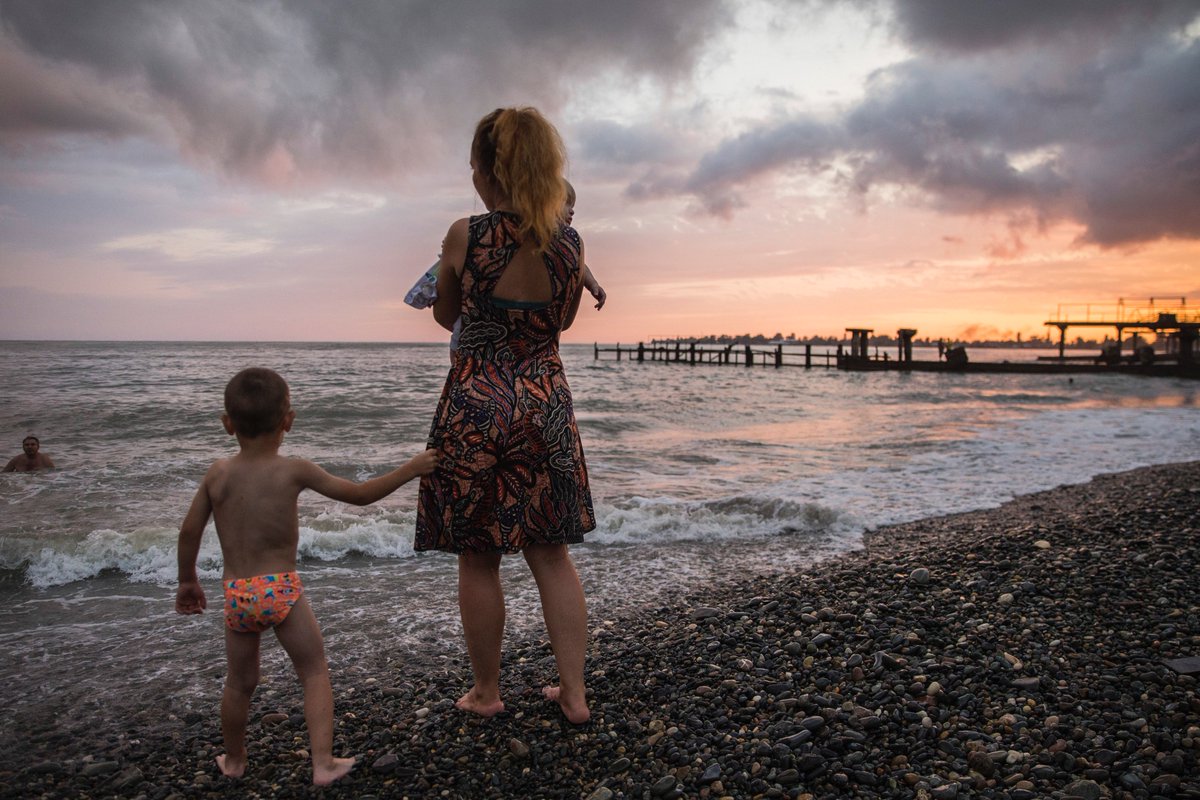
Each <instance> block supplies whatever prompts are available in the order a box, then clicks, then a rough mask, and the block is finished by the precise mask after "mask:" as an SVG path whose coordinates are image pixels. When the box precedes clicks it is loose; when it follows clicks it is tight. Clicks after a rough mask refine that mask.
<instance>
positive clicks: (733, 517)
mask: <svg viewBox="0 0 1200 800" xmlns="http://www.w3.org/2000/svg"><path fill="white" fill-rule="evenodd" d="M414 526H415V512H413V511H403V512H395V511H388V512H385V513H383V514H377V515H375V516H364V515H363V514H362V513H361V512H358V513H356V512H352V511H349V510H346V511H342V510H333V511H324V512H322V513H320V514H317V515H314V516H309V517H306V518H305V519H304V520H303V523H302V524H301V528H300V544H299V559H300V563H301V565H302V566H303V564H304V563H305V562H309V563H313V562H336V561H339V560H341V559H345V558H350V557H366V558H371V559H407V558H412V557H414V556H415V555H416V553H415V551H414V550H413V529H414ZM854 529H855V524H854V523H853V521H852V520H850V519H849V518H848V517H847V515H845V514H844V513H842V512H841V511H839V510H837V509H835V508H832V507H829V506H825V505H821V504H818V503H810V502H800V501H795V500H788V499H782V498H778V497H767V496H753V495H740V494H739V495H733V496H730V497H725V498H720V499H713V500H706V501H690V500H681V499H672V498H663V497H657V498H647V497H632V498H628V499H623V500H621V501H619V502H618V503H617V504H616V505H613V506H603V505H602V506H600V507H598V508H597V529H596V531H595V532H594V533H593V534H591V535H589V536H588V542H590V543H592V544H593V545H601V546H603V545H627V544H645V545H655V546H662V545H668V546H669V545H672V544H676V543H685V542H720V541H726V540H730V541H732V540H745V539H751V538H755V537H770V536H779V535H796V534H805V535H813V536H818V535H819V536H830V535H833V536H835V537H836V538H841V537H842V536H843V535H846V536H848V535H850V534H851V533H852V532H853V530H854ZM177 538H178V533H177V531H175V530H174V529H167V528H149V527H147V528H139V529H136V530H133V531H117V530H113V529H107V528H106V529H100V530H94V531H92V532H91V533H89V534H88V535H87V536H86V537H84V538H83V539H82V540H74V541H71V540H59V541H56V542H53V543H51V544H48V543H47V542H46V540H44V539H37V538H33V537H17V538H14V539H10V540H8V541H6V542H5V543H4V545H3V547H0V570H5V571H7V572H8V573H9V574H10V575H12V574H19V575H21V576H22V577H23V581H22V582H23V583H25V584H27V585H30V586H33V587H35V588H40V589H45V588H49V587H52V586H61V585H63V584H68V583H72V582H75V581H81V580H87V579H89V578H93V577H96V576H99V575H101V574H103V573H111V572H116V573H119V574H121V575H123V576H125V577H126V579H127V580H129V581H132V582H137V583H153V584H157V585H160V586H170V585H172V584H174V582H175V580H176V574H177V560H176V547H177ZM197 571H198V573H199V575H200V577H201V578H202V579H204V580H216V579H219V578H220V576H221V572H222V560H221V551H220V546H219V544H218V541H217V536H216V532H215V530H213V529H212V526H211V525H210V527H209V530H208V531H206V532H205V535H204V538H203V539H202V541H201V549H200V555H199V558H198V559H197Z"/></svg>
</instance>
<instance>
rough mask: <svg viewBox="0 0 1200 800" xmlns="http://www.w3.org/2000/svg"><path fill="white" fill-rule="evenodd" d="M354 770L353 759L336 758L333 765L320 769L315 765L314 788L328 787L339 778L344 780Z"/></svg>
mask: <svg viewBox="0 0 1200 800" xmlns="http://www.w3.org/2000/svg"><path fill="white" fill-rule="evenodd" d="M352 769H354V759H353V758H335V759H332V764H330V765H329V766H325V767H318V766H317V765H316V764H315V763H314V764H313V786H328V785H329V784H331V783H333V782H334V781H336V780H337V779H339V778H344V777H346V775H348V774H349V772H350V770H352Z"/></svg>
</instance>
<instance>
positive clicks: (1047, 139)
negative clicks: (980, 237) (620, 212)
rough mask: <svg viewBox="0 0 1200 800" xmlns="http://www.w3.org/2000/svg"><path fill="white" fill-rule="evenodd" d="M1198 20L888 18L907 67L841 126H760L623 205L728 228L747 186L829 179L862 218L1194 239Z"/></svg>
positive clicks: (1095, 5)
mask: <svg viewBox="0 0 1200 800" xmlns="http://www.w3.org/2000/svg"><path fill="white" fill-rule="evenodd" d="M1197 20H1200V8H1198V7H1197V6H1196V4H1195V3H1182V2H1146V3H1145V4H1141V3H1121V2H1091V1H1090V0H1088V2H1084V1H1083V0H1078V2H1063V3H1050V4H1047V3H1042V2H1033V0H1030V2H1008V1H1007V0H1006V1H1005V2H1001V1H1000V0H989V1H988V2H984V3H957V2H951V0H944V1H943V0H938V1H937V2H933V1H932V0H897V2H896V3H895V24H896V26H897V29H898V30H899V31H900V32H901V33H902V35H903V36H904V37H905V39H906V40H907V41H908V42H909V44H910V46H912V47H913V48H915V49H914V51H913V53H912V56H911V57H910V58H908V59H906V60H903V61H901V62H899V63H897V64H894V65H892V66H889V67H886V68H884V69H881V70H879V71H877V72H876V73H875V74H874V75H873V76H872V77H871V79H870V80H869V81H868V83H867V85H866V86H865V94H864V96H863V97H862V99H861V100H860V101H858V102H856V103H855V104H854V105H853V106H851V107H849V108H847V109H846V110H845V111H844V113H842V114H841V115H840V117H838V118H837V119H834V120H827V119H817V118H815V117H814V116H812V115H809V114H805V113H803V112H801V113H795V114H793V115H792V116H790V117H789V118H786V119H782V120H779V119H773V120H770V121H768V122H758V123H752V124H750V125H748V126H747V127H745V129H744V130H743V131H742V132H741V133H740V134H738V135H737V136H734V137H731V138H728V139H726V140H724V141H722V142H720V143H719V144H717V145H716V146H715V147H711V148H710V149H709V150H708V152H707V153H706V154H704V155H703V156H702V157H701V158H700V159H699V160H698V162H697V164H696V166H695V167H693V168H692V169H691V170H690V171H687V172H686V173H681V172H680V171H678V170H657V171H654V170H651V171H647V173H646V174H644V175H643V176H642V177H641V178H640V179H638V180H635V181H633V182H631V184H630V187H629V191H628V194H629V195H630V196H631V197H634V198H649V197H663V196H668V195H671V194H683V195H690V196H692V197H693V198H695V200H696V201H697V202H698V204H699V205H700V206H701V207H702V208H703V209H705V211H706V212H707V213H710V214H714V215H717V216H725V217H728V216H730V215H731V214H732V213H733V212H734V211H735V210H736V209H737V208H739V207H740V206H742V205H744V202H743V201H742V191H741V190H742V188H743V187H745V186H746V185H748V184H750V183H753V182H760V181H763V180H768V179H772V178H777V177H779V176H781V175H782V174H784V173H786V172H789V171H795V170H805V171H808V172H816V171H821V170H837V171H838V174H839V175H840V176H841V178H842V182H843V185H844V186H845V187H846V188H847V189H848V190H849V191H850V193H851V196H855V195H856V196H858V197H861V198H863V199H864V200H868V199H869V198H870V197H871V196H872V193H873V192H876V191H877V190H896V189H898V190H899V192H900V196H901V197H903V198H905V199H906V200H907V201H908V202H919V203H923V204H925V205H927V206H929V207H931V208H934V209H936V210H939V211H943V212H950V213H955V214H987V215H1000V216H1001V217H1003V218H1007V219H1008V220H1009V224H1010V227H1013V228H1018V227H1020V228H1025V229H1030V228H1033V229H1038V228H1044V227H1045V226H1046V225H1048V224H1050V223H1054V222H1059V221H1071V222H1076V223H1079V224H1081V225H1082V226H1083V227H1084V232H1083V234H1082V236H1081V240H1082V241H1083V242H1087V243H1092V244H1098V245H1101V246H1106V247H1108V246H1118V245H1129V244H1136V243H1141V242H1148V241H1153V240H1156V239H1160V238H1184V239H1195V238H1200V81H1197V80H1196V78H1195V76H1196V75H1200V39H1198V38H1197V37H1196V36H1195V35H1194V34H1191V33H1189V31H1190V30H1192V29H1190V28H1189V26H1193V29H1194V26H1195V25H1196V24H1197ZM1064 26H1065V29H1064ZM1013 242H1015V243H1017V244H1018V245H1019V243H1020V237H1019V236H1014V237H1013ZM1010 244H1011V243H1010ZM1013 251H1014V252H1019V251H1020V247H1016V248H1015V249H1014V250H1013Z"/></svg>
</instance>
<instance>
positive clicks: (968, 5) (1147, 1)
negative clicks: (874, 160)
mask: <svg viewBox="0 0 1200 800" xmlns="http://www.w3.org/2000/svg"><path fill="white" fill-rule="evenodd" d="M894 6H895V21H896V25H897V27H898V29H899V32H900V34H901V36H902V37H903V38H904V39H905V40H907V41H908V42H910V43H912V44H913V45H914V46H916V47H919V48H924V47H942V48H949V49H954V50H961V51H964V52H976V51H979V50H982V49H987V48H992V47H1004V46H1008V45H1014V44H1021V43H1024V42H1036V43H1038V44H1042V45H1045V44H1054V43H1061V42H1062V41H1063V39H1070V38H1076V37H1083V38H1092V37H1095V36H1121V35H1128V34H1136V33H1137V31H1139V30H1141V31H1146V30H1148V29H1159V30H1161V29H1172V28H1178V27H1180V26H1183V25H1186V24H1187V23H1188V21H1189V20H1191V19H1193V18H1194V17H1195V15H1196V3H1195V1H1194V0H1134V2H1130V0H1049V1H1048V0H970V2H962V0H895V3H894Z"/></svg>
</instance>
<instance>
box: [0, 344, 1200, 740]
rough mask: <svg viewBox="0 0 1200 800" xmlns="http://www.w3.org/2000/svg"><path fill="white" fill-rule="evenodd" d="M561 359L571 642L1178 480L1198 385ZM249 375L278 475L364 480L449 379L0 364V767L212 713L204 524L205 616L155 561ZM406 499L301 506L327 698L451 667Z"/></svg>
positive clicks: (268, 671)
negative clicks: (276, 395)
mask: <svg viewBox="0 0 1200 800" xmlns="http://www.w3.org/2000/svg"><path fill="white" fill-rule="evenodd" d="M562 353H563V360H564V363H565V365H566V371H567V376H568V380H569V382H570V384H571V387H572V391H573V394H574V399H575V412H576V417H577V420H578V424H579V430H580V434H581V436H582V438H583V445H584V451H585V455H586V458H587V463H588V469H589V472H590V478H591V489H592V497H593V500H594V503H595V510H596V517H597V529H596V531H595V532H594V533H592V534H591V535H589V536H588V537H587V541H586V542H585V543H583V544H580V545H577V546H574V547H573V554H574V557H575V560H576V564H577V566H578V569H579V572H580V575H581V579H582V581H583V584H584V589H585V593H586V596H587V599H588V604H589V619H590V624H591V625H592V626H593V627H599V626H604V625H613V624H619V620H620V618H621V614H622V613H623V612H628V611H631V610H635V609H637V608H639V607H644V606H655V605H661V604H666V603H670V602H672V600H673V599H676V598H679V597H681V596H682V595H685V594H690V593H693V592H696V591H698V590H702V589H703V588H704V587H705V586H706V585H715V584H719V583H723V582H727V581H729V580H733V579H738V578H741V577H744V576H751V575H760V574H767V573H777V572H788V571H803V570H805V569H807V568H810V567H811V566H812V565H814V564H816V563H817V562H819V561H821V560H824V559H829V558H836V557H837V556H838V555H839V554H842V553H845V552H847V551H850V550H853V549H855V548H857V547H860V546H861V542H862V536H863V533H864V531H867V530H870V529H874V528H877V527H880V526H884V525H887V524H889V523H898V522H907V521H911V520H916V519H921V518H927V517H933V516H939V515H944V514H949V513H955V512H961V511H969V510H976V509H984V508H990V507H995V506H997V505H999V504H1001V503H1003V502H1005V501H1006V500H1009V499H1011V498H1012V497H1014V496H1016V495H1020V494H1025V493H1029V492H1036V491H1040V490H1043V489H1049V488H1052V487H1055V486H1059V485H1063V484H1073V483H1081V482H1085V481H1087V480H1089V479H1090V478H1091V477H1093V476H1095V475H1097V474H1100V473H1108V472H1117V471H1123V470H1128V469H1132V468H1135V467H1140V466H1144V465H1149V464H1160V463H1169V462H1180V461H1191V460H1194V459H1196V458H1198V457H1200V414H1198V413H1197V403H1198V401H1197V397H1198V394H1200V383H1197V382H1195V381H1189V380H1186V379H1174V378H1146V377H1138V376H1131V375H1107V374H1079V375H1074V376H1071V377H1068V376H1065V375H1044V374H1038V375H1022V374H940V373H928V372H919V373H908V374H903V373H896V372H878V373H871V372H866V373H864V372H841V371H838V370H831V369H823V368H814V369H811V370H805V369H803V368H796V367H785V368H782V369H775V368H772V367H758V366H756V367H753V368H746V367H740V366H739V367H735V366H718V365H688V364H677V363H669V364H667V363H663V362H645V363H636V362H630V361H628V360H625V361H621V362H616V361H612V360H596V359H595V357H594V353H593V349H592V345H591V344H586V345H585V344H567V345H564V346H563V348H562ZM1039 354H1046V353H1042V352H1039V351H1034V350H1029V349H1020V350H1012V351H1005V350H978V351H975V352H973V353H972V354H971V357H972V359H973V360H984V361H1000V360H1010V361H1017V360H1032V359H1033V358H1035V357H1036V356H1037V355H1039ZM610 357H611V356H610ZM915 357H916V358H918V359H933V358H936V354H935V353H932V352H926V351H922V350H921V349H920V348H918V349H917V352H916V353H915ZM247 366H267V367H271V368H273V369H275V370H277V371H279V372H280V373H281V374H282V375H283V376H284V377H285V378H287V380H288V381H289V383H290V385H291V393H292V403H293V407H294V408H295V410H296V421H295V425H294V427H293V429H292V432H291V433H290V434H289V435H288V437H287V439H286V441H285V443H284V452H285V453H287V454H289V455H293V456H297V457H303V458H307V459H311V460H313V461H315V462H317V463H318V464H320V465H322V466H323V467H325V468H326V469H327V470H329V471H330V472H333V473H335V474H337V475H341V476H344V477H347V478H351V479H354V480H363V479H366V478H369V477H372V476H374V475H378V474H380V473H382V472H383V471H385V470H387V469H389V468H391V467H393V466H396V465H399V464H401V463H403V462H404V461H405V460H407V459H408V458H409V457H410V456H412V455H413V454H415V453H417V452H419V451H421V450H422V449H424V446H425V439H426V435H427V433H428V430H429V424H430V420H431V418H432V415H433V411H434V407H435V405H436V403H437V400H438V396H439V394H440V392H441V389H442V385H443V383H444V381H445V378H446V374H447V371H448V367H449V358H448V353H447V349H446V347H445V346H444V345H440V344H336V343H335V344H303V343H176V342H0V441H6V442H8V447H9V450H11V451H12V452H11V453H3V451H0V455H3V456H4V458H5V459H7V458H8V457H10V456H11V455H16V454H17V453H19V452H20V443H21V439H22V438H23V437H24V436H25V435H27V434H31V433H32V434H35V435H37V436H39V437H40V438H41V441H42V449H43V451H44V452H46V453H47V454H49V455H50V456H51V458H53V460H54V461H55V463H56V465H57V469H55V470H52V471H48V472H43V473H33V474H3V475H0V509H2V512H0V753H5V754H6V755H5V756H3V757H0V762H7V763H9V764H12V763H16V762H20V763H29V762H30V761H36V760H37V759H38V758H42V757H46V756H47V755H49V754H52V753H53V752H54V751H55V750H56V749H58V750H63V749H68V748H69V747H70V746H71V742H70V741H69V740H70V738H71V737H73V736H80V735H82V734H83V733H84V732H87V734H88V735H89V736H90V735H91V734H92V733H94V732H95V731H98V730H105V731H109V732H110V734H111V733H112V732H116V735H118V736H122V737H123V736H129V737H134V736H137V735H139V731H140V730H144V729H145V726H147V725H150V724H151V722H152V721H153V720H160V721H161V720H162V719H167V718H173V717H176V716H184V715H186V714H189V713H193V714H194V713H195V712H200V713H202V714H204V715H205V716H206V717H209V716H212V717H214V718H215V714H216V710H217V707H218V704H219V697H220V689H221V683H222V681H223V676H224V654H223V644H222V635H223V634H222V621H221V615H220V583H219V581H220V575H221V555H220V550H219V548H218V546H217V539H216V535H215V531H213V530H212V529H211V526H210V529H209V530H208V531H207V532H206V534H205V537H204V540H203V546H202V548H201V552H200V562H199V566H200V574H201V578H202V581H203V583H204V586H205V588H206V591H207V592H208V596H209V603H210V605H209V611H208V613H206V614H204V615H202V616H188V617H185V616H179V615H176V614H175V613H174V611H173V597H174V588H175V577H176V539H177V535H178V529H179V524H180V521H181V520H182V518H183V515H184V512H185V511H186V509H187V507H188V504H189V502H190V500H191V498H192V495H193V494H194V492H195V491H196V488H197V485H198V482H199V480H200V478H201V477H202V475H203V474H204V472H205V470H206V469H207V467H208V465H209V464H210V463H211V462H212V461H213V460H214V459H216V458H220V457H223V456H228V455H231V454H232V453H233V452H235V450H236V441H235V440H234V439H233V438H232V437H230V436H228V435H226V434H225V432H224V431H223V430H222V428H221V424H220V414H221V410H222V408H221V403H222V391H223V388H224V385H225V383H226V381H227V380H228V379H229V378H230V377H231V376H232V375H233V374H234V373H235V372H237V371H238V370H239V369H241V368H243V367H247ZM416 494H417V487H416V483H415V482H414V483H411V484H409V485H407V486H404V487H402V488H401V489H400V490H399V491H397V492H396V493H395V494H393V495H391V496H389V497H387V498H385V499H384V500H382V501H380V502H379V503H376V504H375V505H373V506H368V507H365V508H358V507H351V506H347V505H343V504H340V503H337V502H333V501H330V500H326V499H325V498H322V497H320V496H317V495H314V494H311V493H306V494H304V495H302V496H301V502H300V530H301V535H300V557H301V562H300V570H301V573H302V575H303V577H304V581H305V585H306V587H307V591H308V593H309V597H310V599H311V601H312V605H313V608H314V610H315V612H316V615H317V619H318V620H319V622H320V623H321V626H322V629H323V631H324V635H325V639H326V649H327V653H328V656H329V661H330V665H331V667H332V669H333V673H334V685H335V693H336V692H337V691H338V687H339V683H342V684H343V686H344V685H345V684H346V683H353V682H354V681H356V680H359V681H361V680H366V679H369V678H376V679H377V680H379V681H381V682H385V683H386V682H387V681H389V680H395V679H396V678H395V677H394V676H395V675H398V674H403V673H404V670H406V669H407V670H410V671H411V670H417V671H421V670H441V669H449V668H452V667H461V666H463V665H465V663H466V657H465V653H464V649H463V646H462V642H461V634H460V626H459V621H458V612H457V604H456V595H455V580H456V579H455V559H454V557H453V556H450V555H447V554H442V553H422V554H417V553H414V552H413V549H412V538H413V530H414V523H415V509H416ZM502 575H503V580H504V584H505V589H506V592H507V600H508V609H509V615H508V628H507V634H508V635H509V636H512V637H539V636H542V635H543V633H542V621H541V615H540V607H539V605H538V601H537V593H536V587H535V586H534V585H533V582H532V580H531V579H530V577H529V574H528V569H527V568H526V567H525V565H524V563H523V561H522V559H520V558H509V559H505V562H504V565H503V567H502ZM614 621H616V622H615V623H614ZM600 644H602V642H601V643H600ZM263 662H264V668H263V682H264V686H265V687H267V688H266V689H265V690H264V691H265V693H266V695H267V696H268V697H269V696H270V695H271V692H272V689H271V686H272V684H273V683H292V682H294V679H293V676H292V673H291V671H290V667H289V666H288V664H287V661H286V657H285V656H284V654H283V653H282V649H281V648H279V647H278V646H276V645H274V644H273V643H272V644H269V645H265V646H264V648H263ZM80 749H81V751H86V747H85V746H83V745H81V746H80Z"/></svg>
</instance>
